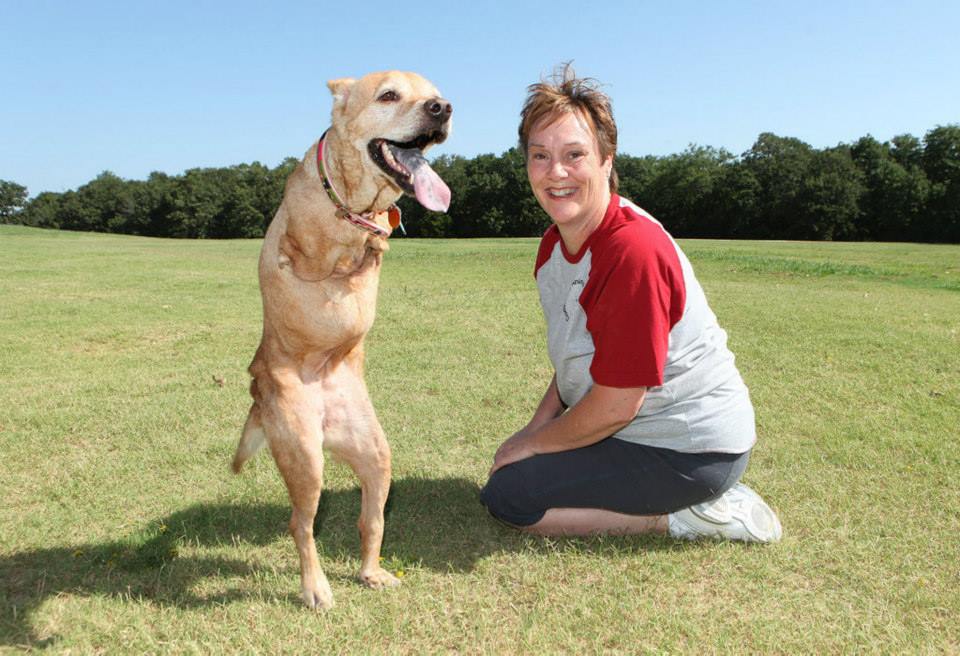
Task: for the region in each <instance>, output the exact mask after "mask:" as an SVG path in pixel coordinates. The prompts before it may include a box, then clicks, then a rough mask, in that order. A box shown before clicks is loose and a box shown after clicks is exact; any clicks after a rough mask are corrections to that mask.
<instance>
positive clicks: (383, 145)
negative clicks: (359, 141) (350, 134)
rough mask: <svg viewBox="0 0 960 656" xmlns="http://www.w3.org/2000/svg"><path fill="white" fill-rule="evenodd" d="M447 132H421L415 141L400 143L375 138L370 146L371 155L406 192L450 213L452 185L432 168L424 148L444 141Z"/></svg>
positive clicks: (428, 205)
mask: <svg viewBox="0 0 960 656" xmlns="http://www.w3.org/2000/svg"><path fill="white" fill-rule="evenodd" d="M446 136H447V135H446V134H444V133H443V132H441V131H439V130H437V131H434V132H428V133H424V134H421V135H420V136H419V137H417V138H416V139H413V140H412V141H407V142H405V143H397V142H396V141H390V140H388V139H374V140H372V141H371V142H370V143H369V144H368V145H367V149H368V150H369V151H370V157H371V159H373V161H374V162H376V163H377V166H379V167H380V168H381V169H383V171H384V172H385V173H386V174H387V175H389V176H390V177H391V178H392V179H393V180H394V181H395V182H396V183H397V186H399V187H400V188H401V189H402V190H403V191H405V192H406V193H408V194H411V195H413V196H414V197H416V199H417V200H418V201H419V202H420V204H421V205H423V206H424V207H426V208H427V209H428V210H433V211H435V212H446V211H447V208H448V207H450V188H449V187H447V185H446V183H444V181H443V180H441V179H440V176H439V175H437V174H436V172H435V171H434V170H433V169H432V168H430V165H429V164H428V163H427V160H426V158H425V157H424V156H423V149H424V148H426V147H427V146H429V145H430V144H434V143H440V142H441V141H443V140H444V139H445V138H446Z"/></svg>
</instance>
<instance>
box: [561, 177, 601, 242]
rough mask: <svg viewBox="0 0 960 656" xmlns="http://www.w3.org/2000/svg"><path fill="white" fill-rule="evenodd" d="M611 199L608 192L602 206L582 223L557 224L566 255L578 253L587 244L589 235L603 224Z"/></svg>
mask: <svg viewBox="0 0 960 656" xmlns="http://www.w3.org/2000/svg"><path fill="white" fill-rule="evenodd" d="M611 198H612V194H611V193H610V192H609V191H608V192H607V193H606V194H604V202H603V204H602V205H601V206H600V207H599V208H598V209H597V210H596V211H594V212H593V213H592V214H590V215H589V216H588V217H586V218H585V219H584V220H583V221H577V222H576V223H568V224H566V225H560V224H557V229H558V230H559V231H560V238H561V239H563V245H564V247H565V248H566V249H567V252H568V253H570V254H571V255H576V254H577V253H579V252H580V249H581V248H583V245H584V244H585V243H586V242H587V239H589V238H590V235H592V234H593V233H594V231H596V229H597V228H599V227H600V224H601V223H603V217H604V216H605V215H606V213H607V208H608V207H610V200H611Z"/></svg>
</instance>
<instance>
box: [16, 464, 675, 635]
mask: <svg viewBox="0 0 960 656" xmlns="http://www.w3.org/2000/svg"><path fill="white" fill-rule="evenodd" d="M478 493H479V490H478V487H477V484H476V483H475V482H473V481H469V480H467V479H463V478H444V479H426V478H405V479H399V480H395V481H394V482H393V485H392V487H391V494H390V499H389V501H388V505H387V522H386V530H385V536H384V542H383V549H382V553H383V556H384V561H385V564H387V565H388V567H389V566H394V567H423V568H430V569H434V570H437V571H444V572H446V571H469V570H471V569H472V568H473V567H474V566H475V564H476V563H477V561H478V560H479V559H481V558H484V557H485V556H488V555H490V554H493V553H496V552H501V551H516V550H520V549H529V548H530V547H531V543H532V544H533V545H537V544H544V543H542V542H537V541H536V540H534V539H533V538H529V537H525V536H523V535H521V534H520V533H518V532H517V531H513V530H511V529H508V528H506V527H504V526H502V525H500V524H499V523H497V522H496V521H495V520H493V519H492V518H491V517H490V516H489V515H488V514H487V512H486V510H485V509H484V508H483V506H482V505H481V504H480V502H479V498H478ZM318 510H319V512H318V513H317V519H316V522H315V529H316V530H315V535H316V540H317V546H318V549H319V550H320V555H321V564H324V559H329V558H347V559H355V560H356V561H357V564H358V565H359V549H360V545H359V542H360V541H359V536H358V531H357V525H356V521H357V516H358V513H359V510H360V491H359V489H349V490H328V491H325V492H324V494H323V496H322V499H321V502H320V507H319V509H318ZM289 518H290V506H289V505H288V504H286V503H263V504H257V503H254V504H251V503H235V504H232V503H221V504H196V505H193V506H190V507H188V508H186V509H184V510H180V511H177V512H174V513H172V514H170V515H168V516H166V517H163V518H160V519H157V520H155V521H152V522H150V524H149V525H148V526H147V527H146V528H144V529H142V530H140V531H138V532H136V533H134V534H132V535H130V536H127V537H125V538H123V539H120V540H117V541H114V542H106V543H100V544H96V543H94V544H75V545H70V546H61V547H56V548H50V549H34V550H29V551H21V552H14V553H12V554H7V555H3V556H0V608H2V609H3V614H2V617H0V646H2V645H20V646H25V645H29V646H31V647H43V646H49V645H52V644H54V643H55V642H56V641H57V639H58V638H57V636H53V637H46V638H45V639H44V638H41V637H40V636H38V635H37V634H36V633H35V632H34V630H33V623H32V616H33V614H34V611H35V610H36V609H37V608H39V607H40V606H41V605H42V604H43V603H44V601H45V600H47V599H48V598H50V597H54V596H57V595H60V594H64V593H66V594H71V595H82V596H83V595H86V596H98V595H99V596H116V597H119V598H123V599H131V598H132V599H138V600H141V601H148V602H154V603H159V604H164V605H172V606H175V607H179V608H191V607H200V606H206V605H211V604H222V603H228V602H230V601H236V600H242V599H244V598H246V597H248V596H249V594H250V593H248V592H245V591H244V590H242V589H237V588H239V587H240V586H237V587H235V588H234V589H230V581H231V579H235V578H236V577H243V578H248V577H251V576H255V575H256V574H257V572H258V571H262V570H263V569H271V570H274V569H275V567H274V563H270V564H265V563H258V562H256V556H254V557H253V558H250V557H243V556H241V555H240V552H241V551H243V550H244V549H246V551H247V552H248V553H249V547H250V546H254V547H255V546H258V545H268V544H271V543H273V542H275V541H277V540H290V538H289V537H288V534H287V523H288V521H289ZM591 544H593V543H591V542H590V541H587V543H586V545H585V546H586V547H587V548H588V549H589V548H591ZM632 544H633V545H634V546H635V547H639V548H650V547H653V548H658V547H659V546H662V545H658V544H657V541H656V540H646V539H642V540H641V541H640V542H639V543H636V542H634V543H632ZM288 546H289V549H288V551H289V557H288V558H287V560H285V561H284V563H283V565H282V568H289V573H290V578H291V584H292V585H294V586H298V584H299V581H298V576H297V574H298V571H299V565H298V561H297V557H296V555H295V549H294V546H293V542H292V540H291V541H290V543H289V545H288ZM581 546H584V545H581ZM193 547H217V548H218V549H217V551H218V552H219V553H220V554H223V553H224V552H227V553H229V552H230V551H231V550H232V549H231V548H235V550H236V551H237V553H238V555H237V556H236V557H232V556H229V555H227V556H224V555H217V556H191V555H190V552H191V551H196V549H193ZM222 547H226V548H222ZM534 548H536V547H534ZM544 548H547V547H544ZM213 579H216V580H217V582H216V584H214V585H208V584H206V583H205V584H204V585H199V586H198V585H197V584H198V583H201V582H203V581H205V580H206V581H208V582H209V580H213ZM294 581H296V583H294ZM333 582H334V583H335V584H344V582H343V581H340V582H338V581H336V579H335V578H334V579H333ZM210 588H214V589H216V590H217V591H215V592H212V593H207V594H204V593H202V592H198V591H197V590H198V589H199V590H204V589H210ZM289 597H290V602H291V603H299V602H298V597H297V590H295V589H291V591H290V594H289Z"/></svg>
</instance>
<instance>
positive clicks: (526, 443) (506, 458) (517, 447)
mask: <svg viewBox="0 0 960 656" xmlns="http://www.w3.org/2000/svg"><path fill="white" fill-rule="evenodd" d="M530 442H531V439H530V434H529V433H528V432H527V430H526V429H523V430H519V431H517V432H516V433H514V434H513V435H511V436H510V437H508V438H507V439H506V440H505V441H504V443H503V444H501V445H500V448H499V449H497V452H496V453H495V454H493V466H492V467H491V468H490V473H489V474H487V477H488V478H489V477H490V476H493V473H494V472H495V471H497V470H498V469H500V468H501V467H506V466H507V465H509V464H511V463H514V462H518V461H520V460H526V459H527V458H529V457H531V456H535V455H537V454H536V452H535V451H534V450H533V446H532V445H531V444H530Z"/></svg>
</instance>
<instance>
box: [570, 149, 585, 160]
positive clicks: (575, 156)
mask: <svg viewBox="0 0 960 656" xmlns="http://www.w3.org/2000/svg"><path fill="white" fill-rule="evenodd" d="M581 157H583V152H582V151H579V150H575V151H573V152H572V153H570V159H580V158H581Z"/></svg>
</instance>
